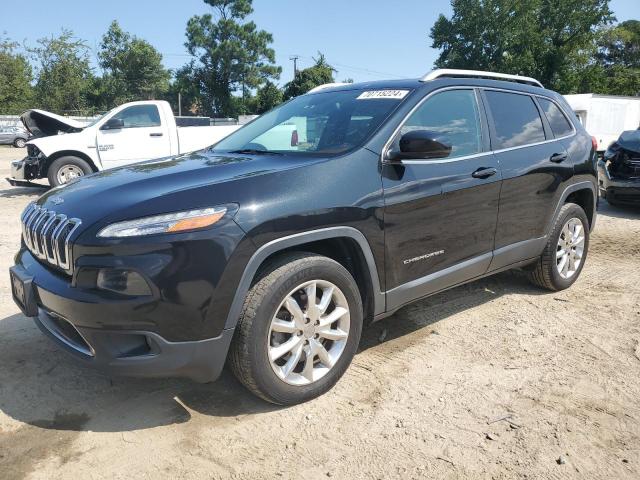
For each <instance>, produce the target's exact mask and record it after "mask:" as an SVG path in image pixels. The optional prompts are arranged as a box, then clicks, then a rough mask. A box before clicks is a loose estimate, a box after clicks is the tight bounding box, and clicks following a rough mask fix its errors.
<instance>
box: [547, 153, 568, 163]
mask: <svg viewBox="0 0 640 480" xmlns="http://www.w3.org/2000/svg"><path fill="white" fill-rule="evenodd" d="M566 159H567V154H566V153H554V154H553V155H551V158H550V159H549V160H551V161H552V162H553V163H560V162H564V161H565V160H566Z"/></svg>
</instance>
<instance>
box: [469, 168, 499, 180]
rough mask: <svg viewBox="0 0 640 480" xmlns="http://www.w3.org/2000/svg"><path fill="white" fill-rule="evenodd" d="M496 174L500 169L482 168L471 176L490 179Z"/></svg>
mask: <svg viewBox="0 0 640 480" xmlns="http://www.w3.org/2000/svg"><path fill="white" fill-rule="evenodd" d="M496 173H498V169H497V168H493V167H489V168H485V167H481V168H479V169H477V170H476V171H475V172H473V173H472V174H471V176H472V177H473V178H489V177H491V176H493V175H495V174H496Z"/></svg>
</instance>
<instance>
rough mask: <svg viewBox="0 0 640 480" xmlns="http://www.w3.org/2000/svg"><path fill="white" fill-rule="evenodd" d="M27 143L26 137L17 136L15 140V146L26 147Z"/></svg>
mask: <svg viewBox="0 0 640 480" xmlns="http://www.w3.org/2000/svg"><path fill="white" fill-rule="evenodd" d="M26 144H27V141H26V140H25V139H24V138H16V139H15V140H14V141H13V146H14V147H16V148H24V147H25V145H26Z"/></svg>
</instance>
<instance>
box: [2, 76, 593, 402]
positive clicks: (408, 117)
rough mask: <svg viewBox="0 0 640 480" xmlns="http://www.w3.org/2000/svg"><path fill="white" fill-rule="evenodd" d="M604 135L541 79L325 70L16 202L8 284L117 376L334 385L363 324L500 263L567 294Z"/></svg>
mask: <svg viewBox="0 0 640 480" xmlns="http://www.w3.org/2000/svg"><path fill="white" fill-rule="evenodd" d="M596 192H597V190H596V152H595V151H594V149H593V146H592V142H591V139H590V137H589V135H588V134H587V133H586V132H585V130H584V129H583V128H582V126H581V125H580V124H579V123H578V122H577V121H576V120H575V118H574V116H573V115H572V114H571V111H570V109H569V107H568V105H567V104H566V103H565V101H564V100H563V98H562V97H561V96H560V95H558V94H556V93H554V92H552V91H549V90H545V89H544V88H542V86H541V85H540V84H539V83H538V82H537V81H535V80H533V79H530V78H526V77H516V76H509V75H502V74H493V73H487V72H468V71H450V70H446V71H435V72H432V73H431V74H429V75H427V76H425V77H424V78H422V79H417V80H403V81H384V82H372V83H362V84H351V85H330V86H324V87H319V88H316V89H314V90H313V91H311V92H310V93H308V94H306V95H302V96H300V97H298V98H295V99H294V100H291V101H290V102H288V103H285V104H283V105H281V106H279V107H277V108H276V109H274V110H272V111H270V112H269V113H266V114H265V115H263V116H261V117H259V118H257V119H256V120H254V121H253V122H252V123H250V124H248V125H246V126H245V127H243V128H241V129H240V130H238V131H236V132H235V133H233V134H232V135H230V136H229V137H227V138H226V139H224V140H222V141H220V142H219V143H218V144H216V145H215V146H213V147H211V148H209V149H207V150H203V151H200V152H197V153H193V154H190V155H182V156H177V157H173V158H165V159H160V160H154V161H149V162H144V163H140V164H136V165H131V166H126V167H122V168H116V169H113V170H107V171H104V172H100V173H96V174H94V175H91V176H88V177H85V178H82V179H80V180H79V181H75V182H73V183H70V184H68V185H67V186H64V187H61V188H55V189H53V190H51V191H49V192H48V193H46V194H45V195H43V196H42V197H40V198H39V199H38V200H37V201H36V202H35V203H33V204H31V205H29V206H28V207H27V209H26V210H25V211H24V213H23V215H22V226H23V231H22V247H21V249H20V251H19V252H18V253H17V255H16V258H15V263H16V265H15V266H14V267H12V268H11V282H12V289H13V295H14V298H15V300H16V302H17V303H18V305H19V306H20V307H21V309H22V310H23V311H24V313H25V314H26V315H27V316H32V317H35V321H36V323H37V324H38V326H39V327H40V328H41V329H42V331H43V332H44V333H45V334H47V335H48V336H50V337H51V338H53V339H54V340H55V341H56V342H58V343H59V344H60V345H61V346H62V347H63V348H65V349H66V350H68V351H69V352H71V353H72V354H74V355H75V356H77V357H78V358H80V359H81V360H83V361H84V362H85V363H87V364H89V365H93V366H95V367H97V368H100V369H103V370H104V371H106V372H108V373H110V374H123V375H135V376H184V377H189V378H192V379H194V380H197V381H202V382H206V381H211V380H214V379H215V378H216V377H217V376H218V375H219V374H220V371H221V369H222V367H223V365H224V363H225V361H227V360H228V362H229V364H230V366H231V369H232V370H233V372H234V373H235V374H236V376H237V377H238V378H239V379H240V380H241V381H242V382H243V383H244V384H245V385H246V386H247V387H248V388H249V390H251V391H252V392H253V393H255V394H257V395H259V396H260V397H262V398H264V399H266V400H268V401H270V402H274V403H278V404H293V403H297V402H302V401H305V400H308V399H311V398H313V397H316V396H318V395H320V394H322V393H324V392H326V391H327V390H329V389H330V388H331V387H332V386H333V385H334V384H335V383H336V381H337V380H338V379H339V378H340V377H341V375H342V374H343V373H344V371H345V370H346V368H347V367H348V365H349V363H350V362H351V360H352V358H353V356H354V354H355V352H356V349H357V347H358V341H359V339H360V333H361V330H362V327H363V325H365V324H367V323H368V322H370V321H375V320H378V319H381V318H383V317H385V316H388V315H390V314H392V313H393V312H395V311H397V310H398V309H399V308H400V307H402V306H403V305H406V304H408V303H410V302H413V301H415V300H417V299H420V298H422V297H425V296H426V295H430V294H433V293H436V292H439V291H442V290H444V289H447V288H451V287H454V286H456V285H460V284H462V283H465V282H469V281H471V280H474V279H478V278H481V277H483V276H486V275H490V274H493V273H496V272H500V271H504V270H506V269H510V268H514V267H520V268H523V269H525V270H526V271H527V272H528V273H529V275H530V277H531V279H532V280H533V281H534V282H535V283H536V284H538V285H540V286H541V287H544V288H547V289H551V290H560V289H564V288H567V287H569V286H570V285H571V284H572V283H573V282H574V281H575V280H576V278H577V277H578V275H579V274H580V271H581V270H582V267H583V265H584V261H585V259H586V255H587V249H588V246H589V232H590V231H591V229H592V228H593V225H594V222H595V215H596V211H595V207H596V198H597V197H596Z"/></svg>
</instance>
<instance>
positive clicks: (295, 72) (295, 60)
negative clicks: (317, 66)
mask: <svg viewBox="0 0 640 480" xmlns="http://www.w3.org/2000/svg"><path fill="white" fill-rule="evenodd" d="M299 58H300V55H291V56H290V57H289V60H293V78H296V75H298V59H299Z"/></svg>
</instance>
